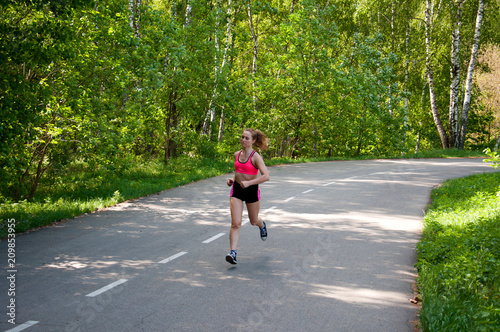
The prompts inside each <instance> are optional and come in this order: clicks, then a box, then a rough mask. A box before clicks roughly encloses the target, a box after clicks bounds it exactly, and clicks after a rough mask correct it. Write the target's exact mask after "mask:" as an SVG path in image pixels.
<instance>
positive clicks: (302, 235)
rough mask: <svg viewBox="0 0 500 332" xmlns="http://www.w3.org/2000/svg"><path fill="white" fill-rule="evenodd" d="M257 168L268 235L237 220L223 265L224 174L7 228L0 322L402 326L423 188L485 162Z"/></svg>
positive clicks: (4, 325) (23, 325) (36, 327)
mask: <svg viewBox="0 0 500 332" xmlns="http://www.w3.org/2000/svg"><path fill="white" fill-rule="evenodd" d="M269 170H270V175H271V181H270V182H267V183H265V184H263V185H261V195H262V206H261V211H262V216H263V218H264V220H265V221H266V222H267V225H268V231H269V235H268V239H267V241H265V242H263V241H261V240H260V237H259V231H258V228H257V227H252V226H251V225H250V224H249V223H247V224H245V225H244V226H243V227H242V230H241V237H240V242H239V248H238V265H235V266H233V265H230V264H228V263H227V262H226V261H225V255H226V254H227V253H228V251H229V239H228V237H229V227H230V217H229V199H228V195H229V191H230V190H229V187H227V186H226V179H227V178H229V177H230V176H231V175H226V176H221V177H216V178H212V179H208V180H204V181H200V182H197V183H192V184H189V185H186V186H183V187H180V188H177V189H173V190H169V191H165V192H162V193H160V194H158V195H152V196H148V197H145V198H142V199H138V200H134V201H130V202H126V203H122V204H120V205H118V206H116V207H113V208H110V209H106V210H102V211H98V212H95V213H92V214H89V215H86V216H81V217H78V218H75V219H73V220H70V221H67V222H66V223H62V224H60V225H57V226H51V227H48V228H45V229H42V230H39V231H36V232H32V233H29V234H24V235H18V236H17V238H16V247H15V250H16V253H15V254H16V265H15V268H16V270H15V272H14V273H11V272H8V271H9V267H8V266H7V261H8V254H7V249H8V247H7V245H8V244H7V241H5V240H4V241H2V242H1V243H0V248H1V252H2V253H3V257H4V258H2V265H1V266H2V271H1V275H3V276H4V277H3V278H1V280H3V281H2V282H0V285H1V286H0V301H1V302H0V307H1V308H3V309H1V310H2V311H3V312H1V314H2V315H1V316H0V330H2V331H6V330H11V329H14V330H12V331H21V330H23V331H28V332H31V331H134V332H135V331H322V332H323V331H383V332H388V331H398V332H400V331H410V330H411V328H412V323H411V322H412V321H413V320H415V318H416V314H417V308H416V307H415V306H414V305H412V304H411V303H409V301H408V299H409V298H411V297H412V282H413V281H414V277H415V271H414V268H413V265H414V263H415V261H416V253H415V246H416V244H417V242H418V240H419V237H420V232H421V220H422V217H423V215H424V209H425V207H426V204H427V203H428V202H429V196H430V191H431V189H432V188H433V187H434V186H436V185H438V184H439V183H440V182H442V181H443V180H444V179H448V178H454V177H462V176H466V175H469V174H474V173H482V172H489V171H494V169H493V168H492V167H490V166H488V165H487V164H485V163H483V161H482V159H446V160H441V159H427V160H370V161H349V162H323V163H311V164H297V165H287V166H277V167H271V168H269ZM244 219H246V218H245V217H244ZM11 275H14V276H15V280H14V281H13V279H12V278H11V279H8V277H9V276H11ZM12 286H14V289H15V296H10V295H8V293H9V288H12ZM11 299H14V300H15V309H14V313H15V322H16V325H12V324H10V323H8V320H9V319H11V317H9V315H7V314H8V313H9V312H10V313H12V308H10V309H9V308H7V306H8V305H9V304H10V302H9V301H11Z"/></svg>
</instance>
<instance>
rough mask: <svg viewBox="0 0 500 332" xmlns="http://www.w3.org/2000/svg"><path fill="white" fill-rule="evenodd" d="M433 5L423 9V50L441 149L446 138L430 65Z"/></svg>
mask: <svg viewBox="0 0 500 332" xmlns="http://www.w3.org/2000/svg"><path fill="white" fill-rule="evenodd" d="M432 12H433V3H432V0H427V5H426V9H425V49H426V67H427V79H428V83H429V94H430V100H431V112H432V117H433V118H434V123H435V124H436V128H437V130H438V133H439V136H440V138H441V144H442V146H443V149H446V148H447V147H448V137H447V136H446V131H445V130H444V126H443V122H442V121H441V117H440V116H439V110H438V107H437V100H436V92H435V91H434V71H433V69H432V64H431V36H432V26H433V23H432V17H433V14H432Z"/></svg>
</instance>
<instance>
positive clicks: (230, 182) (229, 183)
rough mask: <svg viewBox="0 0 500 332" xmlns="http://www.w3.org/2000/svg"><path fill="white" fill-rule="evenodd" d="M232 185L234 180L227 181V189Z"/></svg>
mask: <svg viewBox="0 0 500 332" xmlns="http://www.w3.org/2000/svg"><path fill="white" fill-rule="evenodd" d="M233 183H234V180H233V179H229V180H227V186H228V187H231V186H232V185H233Z"/></svg>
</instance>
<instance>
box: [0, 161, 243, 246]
mask: <svg viewBox="0 0 500 332" xmlns="http://www.w3.org/2000/svg"><path fill="white" fill-rule="evenodd" d="M232 169H233V164H232V162H231V161H225V160H217V159H196V158H187V157H186V158H178V159H175V160H172V161H171V162H169V164H168V166H165V164H164V163H163V162H161V161H158V160H151V161H140V160H135V161H130V160H121V161H119V166H115V165H98V166H96V167H95V168H94V169H90V166H89V165H87V164H85V163H79V164H74V165H71V166H70V167H68V168H67V169H66V170H65V171H64V172H63V173H62V174H59V175H58V176H57V177H53V178H52V179H51V182H50V183H48V182H44V183H42V184H41V185H40V189H39V191H38V193H37V195H36V196H35V197H34V198H33V199H31V200H30V201H22V202H19V203H11V202H4V203H3V204H0V220H2V223H1V227H0V238H4V237H6V235H7V231H8V229H7V222H8V220H9V219H10V220H11V219H15V220H16V232H17V233H21V232H25V231H28V230H30V229H33V228H38V227H43V226H46V225H49V224H51V223H53V222H55V221H60V220H63V219H68V218H72V217H75V216H78V215H81V214H84V213H88V212H92V211H95V210H97V209H102V208H105V207H109V206H113V205H116V204H118V203H120V202H123V201H126V200H129V199H134V198H138V197H143V196H147V195H150V194H154V193H158V192H160V191H163V190H167V189H171V188H174V187H178V186H181V185H184V184H188V183H191V182H195V181H198V180H201V179H205V178H209V177H214V176H218V175H221V174H225V173H228V172H231V171H232Z"/></svg>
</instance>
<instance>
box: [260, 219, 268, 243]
mask: <svg viewBox="0 0 500 332" xmlns="http://www.w3.org/2000/svg"><path fill="white" fill-rule="evenodd" d="M262 223H263V224H264V227H262V228H261V229H260V239H261V240H262V241H265V240H266V239H267V228H266V223H265V222H264V221H263V222H262Z"/></svg>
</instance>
